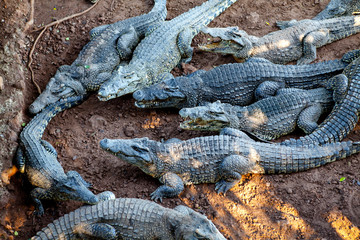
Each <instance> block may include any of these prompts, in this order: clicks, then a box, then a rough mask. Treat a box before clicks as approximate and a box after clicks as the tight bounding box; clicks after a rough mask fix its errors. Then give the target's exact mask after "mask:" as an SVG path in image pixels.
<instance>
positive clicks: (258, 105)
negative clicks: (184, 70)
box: [179, 88, 333, 140]
mask: <svg viewBox="0 0 360 240" xmlns="http://www.w3.org/2000/svg"><path fill="white" fill-rule="evenodd" d="M332 107H333V100H332V92H331V91H328V90H326V89H324V88H317V89H312V90H301V89H297V88H284V89H280V90H279V91H278V92H277V95H276V96H274V97H268V98H265V99H262V100H260V101H257V102H255V103H253V104H251V105H249V106H245V107H240V106H233V105H231V104H228V103H221V102H220V101H217V102H215V103H210V104H207V105H206V106H199V107H194V108H183V109H181V110H180V112H179V114H180V116H181V117H182V118H184V119H185V121H184V122H182V123H181V124H180V127H181V128H183V129H190V130H205V131H220V130H221V129H223V128H225V127H231V128H236V129H238V130H242V131H245V132H247V133H249V134H251V135H254V136H256V137H257V138H259V139H262V140H273V139H276V138H279V137H281V136H283V135H286V134H288V133H291V132H292V131H294V130H295V127H296V125H298V126H299V127H300V128H301V129H302V130H303V131H304V132H305V133H306V134H309V133H311V132H312V131H313V130H314V129H315V128H316V127H317V123H316V122H317V121H318V119H319V117H320V116H321V114H322V113H324V112H327V111H330V110H331V108H332Z"/></svg>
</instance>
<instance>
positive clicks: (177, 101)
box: [135, 98, 185, 108]
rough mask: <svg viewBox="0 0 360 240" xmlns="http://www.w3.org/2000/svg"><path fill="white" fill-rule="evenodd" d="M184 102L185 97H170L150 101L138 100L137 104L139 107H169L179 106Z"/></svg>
mask: <svg viewBox="0 0 360 240" xmlns="http://www.w3.org/2000/svg"><path fill="white" fill-rule="evenodd" d="M182 102H185V100H184V99H183V98H170V99H164V100H162V99H156V100H149V101H146V100H145V101H136V102H135V106H136V107H138V108H167V107H179V106H180V105H181V103H182Z"/></svg>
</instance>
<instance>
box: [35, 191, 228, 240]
mask: <svg viewBox="0 0 360 240" xmlns="http://www.w3.org/2000/svg"><path fill="white" fill-rule="evenodd" d="M31 239H32V240H50V239H64V240H65V239H104V240H109V239H123V240H133V239H139V240H140V239H142V240H172V239H178V240H195V239H209V240H210V239H211V240H225V238H224V237H223V236H222V234H221V233H220V232H219V231H218V230H217V229H216V227H215V225H214V224H213V223H212V222H211V221H210V220H209V219H207V218H206V217H205V216H204V215H201V214H200V213H197V212H195V211H194V210H192V209H191V208H188V207H186V206H181V205H180V206H177V207H175V208H174V209H169V208H165V207H162V206H160V205H159V204H156V203H154V202H151V201H148V200H142V199H135V198H118V199H114V200H109V201H105V202H101V203H99V204H97V205H95V206H84V207H81V208H79V209H77V210H75V211H73V212H71V213H68V214H66V215H65V216H63V217H60V218H59V219H57V220H55V221H54V222H52V223H50V224H49V225H48V226H47V227H45V228H43V229H42V230H41V231H39V232H38V233H37V234H36V236H34V237H32V238H31Z"/></svg>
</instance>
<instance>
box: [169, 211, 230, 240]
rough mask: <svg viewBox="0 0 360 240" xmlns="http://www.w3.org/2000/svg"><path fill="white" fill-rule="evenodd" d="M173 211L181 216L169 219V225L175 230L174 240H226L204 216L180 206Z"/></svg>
mask: <svg viewBox="0 0 360 240" xmlns="http://www.w3.org/2000/svg"><path fill="white" fill-rule="evenodd" d="M174 210H175V211H177V212H179V213H180V214H181V215H182V216H181V217H179V219H169V221H170V224H171V225H172V227H173V228H174V229H175V239H183V240H196V239H211V240H225V239H226V238H225V237H224V236H223V235H222V234H221V233H220V232H219V230H218V229H217V228H216V227H215V225H214V224H213V223H212V222H211V221H210V220H209V219H208V218H207V217H205V216H204V215H202V214H200V213H197V212H195V211H194V210H192V209H191V208H189V207H186V206H182V205H180V206H177V207H175V208H174Z"/></svg>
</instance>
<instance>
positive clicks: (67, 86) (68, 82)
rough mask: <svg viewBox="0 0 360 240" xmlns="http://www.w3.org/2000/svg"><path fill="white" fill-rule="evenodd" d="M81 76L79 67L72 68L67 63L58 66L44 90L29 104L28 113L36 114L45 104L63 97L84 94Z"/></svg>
mask: <svg viewBox="0 0 360 240" xmlns="http://www.w3.org/2000/svg"><path fill="white" fill-rule="evenodd" d="M81 76H83V73H82V71H81V68H75V69H74V68H73V67H71V66H68V65H64V66H61V67H59V69H58V70H57V72H56V74H55V76H54V77H52V78H51V79H50V81H49V82H48V84H47V85H46V88H45V90H44V91H43V92H42V93H41V94H40V95H39V96H38V97H37V98H36V100H35V101H34V102H33V103H32V104H31V105H30V107H29V111H30V113H32V114H36V113H38V112H40V111H41V110H42V109H44V108H45V107H46V106H47V105H49V104H52V103H54V102H56V101H58V100H60V99H63V98H68V97H71V96H83V95H85V94H86V90H85V88H84V87H83V86H82V84H81V83H80V81H79V79H80V78H81Z"/></svg>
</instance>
